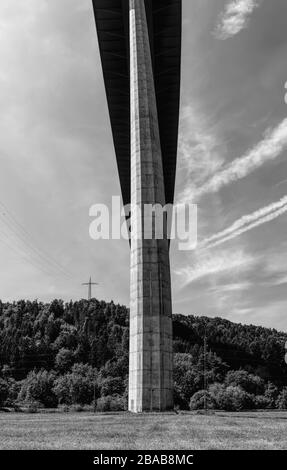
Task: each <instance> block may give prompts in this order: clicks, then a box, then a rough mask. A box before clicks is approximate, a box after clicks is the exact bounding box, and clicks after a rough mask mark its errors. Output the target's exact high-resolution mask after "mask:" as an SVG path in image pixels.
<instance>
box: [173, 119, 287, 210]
mask: <svg viewBox="0 0 287 470" xmlns="http://www.w3.org/2000/svg"><path fill="white" fill-rule="evenodd" d="M286 148H287V119H284V120H283V121H282V122H281V123H280V124H278V126H277V127H275V128H274V129H271V130H268V131H267V132H266V133H265V136H264V138H263V139H262V140H261V141H260V142H259V143H258V144H257V145H255V147H253V148H251V149H250V150H248V151H247V152H246V153H245V154H244V155H243V156H241V157H238V158H236V159H235V160H233V161H232V162H231V163H230V164H228V165H225V167H224V168H222V169H219V171H217V172H216V173H215V174H214V175H213V176H211V178H209V179H208V180H207V181H206V182H205V183H204V184H202V185H201V186H199V187H197V189H196V191H195V190H194V188H190V187H186V188H185V190H184V191H183V194H182V199H183V200H184V201H189V202H190V201H191V200H194V199H195V198H196V199H199V198H200V197H201V196H202V195H204V194H207V193H215V192H217V191H219V190H220V189H221V188H223V187H224V186H227V185H228V184H230V183H233V182H235V181H237V180H239V179H242V178H245V177H246V176H247V175H249V174H250V173H252V172H253V171H255V170H256V169H257V168H259V167H260V166H262V165H263V164H264V163H266V162H268V161H271V160H274V159H275V158H277V157H279V156H280V155H281V153H282V152H283V150H285V149H286Z"/></svg>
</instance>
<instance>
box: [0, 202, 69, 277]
mask: <svg viewBox="0 0 287 470" xmlns="http://www.w3.org/2000/svg"><path fill="white" fill-rule="evenodd" d="M1 207H2V210H3V211H4V212H2V213H0V218H1V220H2V222H3V223H4V224H5V225H6V227H8V229H9V230H10V231H11V232H12V234H13V235H14V236H15V237H16V240H18V241H20V243H21V244H24V245H25V246H26V249H28V252H29V255H30V256H31V257H32V258H34V261H35V257H36V262H37V263H38V264H40V266H42V267H43V263H45V264H46V265H47V264H48V265H49V268H50V269H53V270H54V271H55V270H56V271H58V273H59V274H61V275H63V274H64V275H65V276H66V277H70V278H71V277H72V275H71V274H70V273H69V272H67V271H66V269H65V268H63V266H61V265H60V264H59V263H58V262H57V261H56V260H54V259H53V258H52V257H51V256H50V255H49V254H48V253H47V252H46V251H44V250H43V249H41V248H39V247H38V246H37V245H36V243H35V240H34V238H33V237H32V235H31V234H30V233H29V232H28V231H27V230H26V229H25V228H24V227H23V225H22V224H20V223H19V222H18V221H17V219H16V218H15V216H14V215H13V214H12V213H11V211H9V209H8V208H7V207H6V206H5V205H4V204H3V203H2V202H0V208H1ZM4 235H6V234H4ZM6 236H7V235H6ZM6 245H7V243H6ZM10 248H11V246H10ZM18 254H19V253H18ZM28 261H29V260H28ZM37 267H38V266H37ZM45 269H46V266H45Z"/></svg>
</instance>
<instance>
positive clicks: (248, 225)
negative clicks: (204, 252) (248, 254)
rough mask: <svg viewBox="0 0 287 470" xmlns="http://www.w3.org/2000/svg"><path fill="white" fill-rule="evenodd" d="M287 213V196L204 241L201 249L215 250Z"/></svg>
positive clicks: (242, 218)
mask: <svg viewBox="0 0 287 470" xmlns="http://www.w3.org/2000/svg"><path fill="white" fill-rule="evenodd" d="M286 212H287V196H285V197H283V198H282V199H280V201H278V202H275V203H273V204H270V205H269V206H266V207H263V208H262V209H259V210H258V211H256V212H254V213H253V214H249V215H245V216H243V217H241V218H240V219H239V220H237V221H236V222H234V224H232V225H231V226H230V227H229V228H227V229H225V230H223V231H222V232H219V233H217V234H215V235H213V236H211V237H209V238H206V239H205V240H203V241H202V242H201V243H200V244H199V247H200V248H213V247H215V246H219V245H222V244H223V243H225V242H227V241H229V240H232V239H234V238H236V237H238V236H240V235H242V234H243V233H245V232H249V231H250V230H252V229H254V228H256V227H259V226H260V225H263V224H266V223H268V222H271V221H272V220H274V219H277V218H278V217H280V216H281V215H283V214H285V213H286Z"/></svg>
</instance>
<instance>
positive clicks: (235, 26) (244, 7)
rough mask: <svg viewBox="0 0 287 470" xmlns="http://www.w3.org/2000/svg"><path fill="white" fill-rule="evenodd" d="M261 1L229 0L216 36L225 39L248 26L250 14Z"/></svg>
mask: <svg viewBox="0 0 287 470" xmlns="http://www.w3.org/2000/svg"><path fill="white" fill-rule="evenodd" d="M260 3H261V2H260V1H259V0H232V1H229V2H228V3H227V5H226V7H225V9H224V11H223V13H222V14H221V15H220V18H219V22H218V25H217V27H216V30H215V36H216V37H217V38H218V39H222V40H224V39H228V38H230V37H232V36H235V35H236V34H238V33H240V31H242V30H243V29H245V28H246V27H247V25H248V22H249V19H250V16H251V15H252V13H253V11H254V10H255V9H256V8H258V7H259V5H260Z"/></svg>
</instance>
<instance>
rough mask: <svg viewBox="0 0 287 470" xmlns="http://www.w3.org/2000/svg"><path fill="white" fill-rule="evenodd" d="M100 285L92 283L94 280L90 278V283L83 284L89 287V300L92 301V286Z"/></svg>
mask: <svg viewBox="0 0 287 470" xmlns="http://www.w3.org/2000/svg"><path fill="white" fill-rule="evenodd" d="M98 285H99V284H98V283H97V282H92V278H91V277H90V280H89V282H85V283H83V284H82V286H88V300H91V298H92V286H98Z"/></svg>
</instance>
